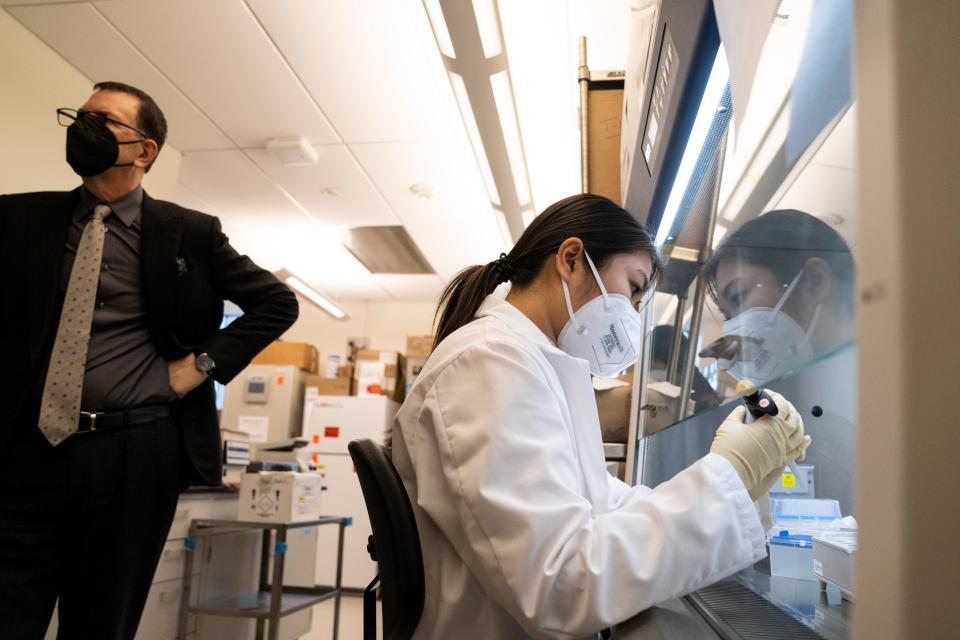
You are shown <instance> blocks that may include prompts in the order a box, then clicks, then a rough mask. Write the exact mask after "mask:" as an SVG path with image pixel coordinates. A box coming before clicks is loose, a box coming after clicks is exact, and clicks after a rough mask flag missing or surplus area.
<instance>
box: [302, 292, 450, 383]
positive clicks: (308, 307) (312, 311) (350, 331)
mask: <svg viewBox="0 0 960 640" xmlns="http://www.w3.org/2000/svg"><path fill="white" fill-rule="evenodd" d="M341 307H343V309H344V310H345V311H346V312H347V313H348V314H349V316H350V317H349V318H348V319H347V320H334V319H333V318H331V317H330V316H328V315H327V314H325V313H324V312H322V311H320V310H319V309H317V308H316V307H315V306H313V305H312V304H310V303H309V302H306V301H305V300H303V299H300V318H299V319H298V320H297V322H296V323H294V325H293V326H292V327H291V328H290V330H289V331H287V332H286V333H285V334H284V336H283V339H284V340H287V341H289V342H309V343H311V344H313V345H315V346H316V347H317V349H318V350H319V351H320V367H321V370H322V368H323V364H324V362H326V358H327V356H328V355H330V354H335V355H339V356H340V358H341V359H345V358H346V355H347V339H348V338H351V337H355V336H356V337H362V336H366V337H369V338H370V347H371V348H373V349H382V350H385V351H401V352H402V351H404V350H405V349H406V344H407V336H422V335H429V334H431V333H433V328H432V327H433V313H434V311H435V309H436V304H435V303H434V302H356V303H344V304H342V305H341Z"/></svg>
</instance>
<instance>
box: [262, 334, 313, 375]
mask: <svg viewBox="0 0 960 640" xmlns="http://www.w3.org/2000/svg"><path fill="white" fill-rule="evenodd" d="M319 362H320V353H319V352H318V351H317V348H316V347H315V346H313V345H312V344H309V343H306V342H282V341H280V340H277V341H276V342H272V343H271V344H269V345H268V346H267V348H266V349H264V350H263V351H261V352H260V353H259V354H257V357H255V358H254V359H253V362H252V363H251V364H276V365H293V366H295V367H299V368H300V369H303V370H304V371H306V372H307V373H316V372H317V367H318V366H319Z"/></svg>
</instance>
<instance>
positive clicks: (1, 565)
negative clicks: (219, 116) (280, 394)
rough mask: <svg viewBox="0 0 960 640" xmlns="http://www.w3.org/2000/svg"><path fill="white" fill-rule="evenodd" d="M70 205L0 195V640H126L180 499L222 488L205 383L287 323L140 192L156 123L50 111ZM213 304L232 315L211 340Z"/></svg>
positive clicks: (265, 280)
mask: <svg viewBox="0 0 960 640" xmlns="http://www.w3.org/2000/svg"><path fill="white" fill-rule="evenodd" d="M58 117H59V118H60V122H61V124H62V125H64V126H67V127H68V128H67V161H68V162H69V163H70V165H71V167H73V169H74V170H75V171H76V172H77V173H78V174H79V175H80V176H82V178H83V186H82V187H81V188H78V189H75V190H74V191H70V192H45V193H26V194H16V195H6V196H0V282H2V285H0V286H2V290H0V291H2V294H0V318H2V323H3V330H2V333H0V353H2V354H3V367H0V389H2V391H3V401H2V402H0V638H4V639H5V640H14V639H17V638H25V639H34V638H36V639H39V638H42V637H43V634H44V631H45V629H46V628H47V625H48V623H49V620H50V616H51V614H52V611H53V608H54V604H55V602H56V601H57V598H59V624H60V627H59V628H60V631H59V633H60V635H59V636H58V637H59V638H61V639H65V640H69V639H73V638H93V639H96V640H108V639H113V638H116V639H121V638H123V639H127V638H133V636H134V634H135V632H136V629H137V625H138V622H139V619H140V614H141V612H142V610H143V606H144V603H145V600H146V596H147V593H148V590H149V588H150V583H151V580H152V576H153V572H154V570H155V568H156V565H157V561H158V559H159V557H160V552H161V549H162V546H163V543H164V539H165V538H166V535H167V532H168V530H169V527H170V523H171V521H172V519H173V514H174V511H175V508H176V504H177V496H178V494H179V492H180V491H182V490H183V489H184V488H186V487H187V486H188V485H191V484H194V485H196V484H200V485H217V484H219V483H220V473H221V472H220V437H219V431H218V423H217V414H216V408H215V405H214V386H213V381H214V380H217V381H219V382H222V383H226V382H228V381H229V380H230V379H231V378H233V377H234V376H235V375H236V374H237V373H239V372H240V371H241V370H242V369H243V368H244V367H245V366H246V365H247V364H248V363H249V361H250V360H251V359H252V358H253V357H254V356H255V355H256V354H257V353H258V352H259V351H260V350H261V349H263V348H264V347H265V346H266V345H267V344H269V343H270V342H271V341H273V340H274V339H276V338H277V337H278V336H279V335H280V334H281V333H283V331H285V330H286V329H287V328H288V327H289V326H290V325H291V324H292V323H293V322H294V320H296V318H297V312H298V307H297V300H296V298H295V297H294V295H293V294H292V293H291V291H290V290H289V289H288V288H287V287H286V286H285V285H284V284H282V283H281V282H279V281H278V280H277V279H276V278H275V277H274V276H273V275H272V274H270V273H269V272H267V271H264V270H262V269H260V268H259V267H257V266H256V265H255V264H254V263H253V262H252V261H251V260H250V259H249V258H247V257H245V256H241V255H239V254H238V253H237V252H236V251H235V250H234V249H233V248H232V247H231V246H230V244H229V243H228V241H227V238H226V236H225V235H224V234H223V232H222V231H221V228H220V222H219V221H218V220H217V219H216V218H215V217H212V216H209V215H205V214H203V213H198V212H196V211H190V210H188V209H184V208H182V207H179V206H177V205H175V204H172V203H169V202H163V201H160V200H154V199H153V198H151V197H150V196H148V195H147V194H146V193H145V192H144V191H143V189H142V188H141V186H140V183H141V181H142V179H143V176H144V173H145V172H147V171H149V169H150V166H151V165H152V164H153V162H154V160H155V159H156V157H157V154H158V153H159V151H160V148H161V147H162V146H163V142H164V139H165V137H166V121H165V119H164V117H163V114H162V112H161V111H160V109H159V108H158V107H157V105H156V104H155V103H154V101H153V100H152V99H151V98H150V97H149V96H148V95H146V94H145V93H143V92H142V91H140V90H138V89H136V88H134V87H130V86H128V85H124V84H120V83H100V84H98V85H96V86H95V87H94V93H93V95H92V96H91V97H90V99H89V100H87V102H86V104H84V105H83V107H81V109H80V110H79V111H73V110H70V109H61V110H59V111H58ZM224 300H231V301H233V302H235V303H236V304H238V305H239V306H240V307H241V308H242V309H243V311H244V315H243V316H242V317H240V318H239V319H237V320H236V321H235V322H233V323H232V324H230V326H229V327H227V328H226V329H223V330H221V329H220V324H221V320H222V315H223V302H224Z"/></svg>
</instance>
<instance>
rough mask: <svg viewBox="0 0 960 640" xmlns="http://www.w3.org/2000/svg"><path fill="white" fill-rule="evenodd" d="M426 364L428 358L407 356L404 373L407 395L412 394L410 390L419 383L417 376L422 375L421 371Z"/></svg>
mask: <svg viewBox="0 0 960 640" xmlns="http://www.w3.org/2000/svg"><path fill="white" fill-rule="evenodd" d="M426 362H427V357H426V356H410V355H408V356H407V361H406V365H405V367H404V371H403V380H404V382H405V384H406V392H407V393H410V389H412V388H413V383H414V382H416V381H417V376H419V375H420V370H421V369H423V365H424V364H426Z"/></svg>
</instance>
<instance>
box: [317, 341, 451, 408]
mask: <svg viewBox="0 0 960 640" xmlns="http://www.w3.org/2000/svg"><path fill="white" fill-rule="evenodd" d="M432 348H433V336H409V337H408V338H407V352H406V353H405V354H403V353H399V352H397V351H380V350H377V349H360V350H359V351H358V352H357V355H356V363H355V364H348V365H342V366H340V367H339V368H338V369H337V377H336V378H328V377H320V376H311V377H309V378H307V382H306V389H307V391H306V393H307V395H308V396H311V395H314V396H376V395H382V396H386V397H388V398H390V399H391V400H394V401H396V402H403V400H404V398H405V397H406V394H407V391H408V390H409V389H410V388H411V387H412V386H413V382H414V380H416V378H417V376H418V375H419V374H420V369H422V368H423V365H424V363H425V362H426V361H427V356H429V355H430V350H431V349H432Z"/></svg>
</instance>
